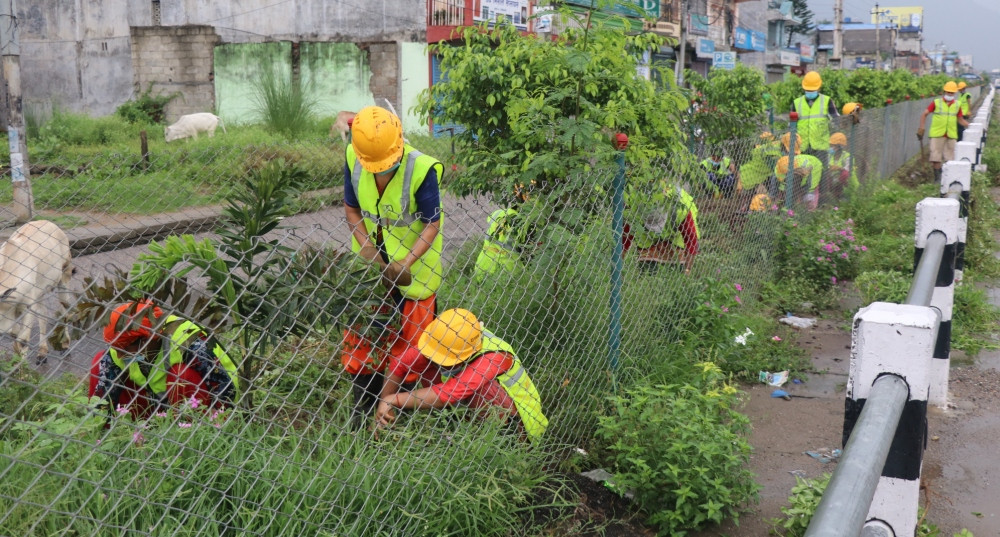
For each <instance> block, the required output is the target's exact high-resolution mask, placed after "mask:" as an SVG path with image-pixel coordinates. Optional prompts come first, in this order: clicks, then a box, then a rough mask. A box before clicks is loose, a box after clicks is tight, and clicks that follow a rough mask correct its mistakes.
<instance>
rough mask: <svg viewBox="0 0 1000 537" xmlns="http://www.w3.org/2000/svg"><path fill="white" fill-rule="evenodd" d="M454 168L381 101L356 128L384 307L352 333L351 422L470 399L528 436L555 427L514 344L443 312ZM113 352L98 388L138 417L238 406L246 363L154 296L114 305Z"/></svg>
mask: <svg viewBox="0 0 1000 537" xmlns="http://www.w3.org/2000/svg"><path fill="white" fill-rule="evenodd" d="M443 170H444V168H443V166H442V164H441V163H440V162H439V161H437V160H436V159H434V158H433V157H431V156H428V155H425V154H423V153H421V152H419V151H417V150H416V149H414V148H413V147H412V146H410V145H409V144H407V143H406V142H405V141H404V139H403V129H402V124H401V123H400V120H399V118H398V117H397V116H396V115H395V114H394V113H392V112H390V111H389V110H386V109H384V108H381V107H376V106H370V107H367V108H364V109H362V110H361V111H360V112H358V114H357V116H356V117H355V118H354V120H353V122H352V125H351V142H350V144H349V145H348V147H347V149H346V161H345V166H344V213H345V217H346V220H347V223H348V225H349V228H350V230H351V248H352V251H353V252H354V253H355V254H356V255H357V256H359V257H360V258H361V259H362V260H363V261H364V262H366V263H369V264H371V265H372V266H374V267H377V268H378V270H379V271H380V273H381V275H382V278H381V283H380V284H379V285H380V288H379V291H378V292H380V294H381V295H382V296H383V297H384V299H383V301H382V305H381V306H380V307H376V308H374V310H373V311H371V314H372V319H370V320H369V322H371V323H375V321H374V319H386V318H388V319H390V321H389V322H386V323H384V324H381V325H374V326H375V327H376V328H378V329H379V330H377V332H378V333H377V334H373V333H371V332H368V331H366V330H361V327H351V328H348V329H347V330H345V331H344V335H343V351H342V355H341V362H342V364H343V366H344V369H345V371H346V372H347V373H348V374H349V375H350V377H351V379H352V390H351V391H352V395H353V405H352V409H351V417H350V424H351V426H352V428H353V429H355V430H357V429H361V428H363V427H364V426H365V425H366V424H368V423H369V422H370V421H372V418H374V423H371V425H373V426H374V427H387V426H390V425H391V424H392V423H393V422H394V421H395V420H396V418H397V415H398V414H399V412H400V411H404V410H419V409H427V410H430V409H439V408H443V407H447V406H456V405H463V406H467V407H469V408H471V409H473V410H474V412H473V415H475V416H479V417H482V418H484V419H485V418H487V417H489V416H496V415H499V416H500V417H501V418H502V419H503V421H504V422H505V430H509V431H511V432H513V433H515V434H516V435H518V437H520V438H526V439H529V440H536V439H538V438H539V437H540V436H541V435H542V433H543V432H544V431H545V429H546V427H547V425H548V419H547V418H546V417H545V415H544V413H543V412H542V406H541V398H540V396H539V393H538V390H537V389H536V388H535V386H534V384H533V383H532V381H531V378H530V377H529V376H528V374H527V371H526V369H525V367H524V365H523V364H522V363H521V361H520V359H519V357H518V356H517V353H516V352H515V350H514V348H513V347H512V346H511V345H510V344H508V343H507V342H505V341H504V340H503V339H502V338H500V337H499V336H497V335H495V334H494V333H491V332H490V331H489V330H487V329H486V328H485V327H483V325H482V324H481V323H480V321H479V319H478V318H477V317H476V315H475V314H474V313H473V312H471V311H469V310H466V309H462V308H454V309H449V310H447V311H444V312H442V313H441V314H440V315H438V314H437V301H436V293H437V290H438V288H439V287H440V285H441V276H442V265H441V252H442V245H443V237H442V235H441V225H442V223H443V211H442V204H441V198H440V193H439V188H438V181H439V180H440V178H441V175H442V172H443ZM104 338H105V341H106V342H107V343H108V344H109V345H110V348H109V349H108V350H107V351H105V352H102V353H98V355H97V356H95V357H94V362H93V365H92V368H91V389H90V395H91V396H97V397H101V398H102V399H104V400H106V401H107V402H108V403H109V405H108V407H109V409H111V411H112V412H114V411H117V412H118V413H121V414H127V413H131V414H132V415H134V416H136V417H144V416H148V415H149V414H150V413H151V412H153V411H156V412H159V411H160V410H158V409H163V408H164V407H169V406H171V405H178V404H187V403H190V406H191V407H193V408H194V407H197V408H205V409H209V408H222V407H228V406H232V405H233V404H235V403H236V397H237V390H238V389H239V388H240V384H239V378H238V375H237V369H236V364H235V362H234V361H233V360H232V359H230V357H229V356H228V355H227V354H226V352H225V351H224V350H223V349H222V347H221V346H220V345H219V344H218V343H217V342H215V341H214V339H213V338H212V337H211V336H209V335H208V331H207V330H204V329H202V328H201V327H199V326H197V325H196V324H194V323H193V322H191V321H189V320H185V319H183V318H181V317H179V316H174V315H165V314H164V312H163V311H162V310H161V308H160V307H159V306H157V305H155V304H153V303H152V302H151V301H148V300H146V301H139V302H129V303H126V304H122V305H120V306H118V307H117V308H115V310H114V311H113V312H112V313H111V315H110V319H109V322H108V324H107V326H106V327H105V329H104Z"/></svg>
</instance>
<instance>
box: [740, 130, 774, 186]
mask: <svg viewBox="0 0 1000 537" xmlns="http://www.w3.org/2000/svg"><path fill="white" fill-rule="evenodd" d="M775 148H776V146H775V145H774V144H773V143H772V142H768V143H766V144H761V145H758V146H757V147H755V148H753V151H751V152H750V160H748V161H747V162H746V163H745V164H743V165H742V166H740V181H741V182H742V183H743V189H744V190H750V189H752V188H753V187H755V186H757V185H759V184H761V183H763V182H765V181H767V179H768V178H769V177H771V170H772V169H774V164H775V162H777V160H778V159H779V158H781V149H780V148H778V150H777V152H775Z"/></svg>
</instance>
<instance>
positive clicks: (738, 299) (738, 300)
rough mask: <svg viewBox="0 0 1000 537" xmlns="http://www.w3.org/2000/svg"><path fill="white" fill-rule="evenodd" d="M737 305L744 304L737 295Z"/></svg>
mask: <svg viewBox="0 0 1000 537" xmlns="http://www.w3.org/2000/svg"><path fill="white" fill-rule="evenodd" d="M736 303H737V304H742V303H743V301H742V300H740V295H736Z"/></svg>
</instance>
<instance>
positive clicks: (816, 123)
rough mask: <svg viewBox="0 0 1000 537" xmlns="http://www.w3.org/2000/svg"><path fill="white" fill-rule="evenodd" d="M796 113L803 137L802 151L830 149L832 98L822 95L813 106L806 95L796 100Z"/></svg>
mask: <svg viewBox="0 0 1000 537" xmlns="http://www.w3.org/2000/svg"><path fill="white" fill-rule="evenodd" d="M794 104H795V111H796V112H797V113H798V114H799V122H798V132H799V136H802V150H803V151H805V150H806V149H822V150H826V149H829V148H830V117H829V116H828V115H827V114H828V113H829V110H830V98H829V97H827V96H826V95H823V94H820V95H819V96H818V97H816V100H814V101H813V103H812V106H809V103H808V102H806V97H805V95H803V96H801V97H799V98H798V99H795V103H794Z"/></svg>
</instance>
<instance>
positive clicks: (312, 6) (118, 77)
mask: <svg viewBox="0 0 1000 537" xmlns="http://www.w3.org/2000/svg"><path fill="white" fill-rule="evenodd" d="M16 16H17V19H18V24H20V28H21V73H22V88H23V94H24V103H25V109H26V111H27V112H28V113H33V114H37V115H40V116H44V115H47V114H50V113H51V111H52V108H53V107H59V108H61V109H65V110H70V111H74V112H84V113H88V114H91V115H95V116H97V115H106V114H110V113H112V112H114V110H115V108H116V107H118V106H119V105H120V104H122V103H123V102H125V101H127V100H129V99H131V98H134V97H136V96H137V95H139V94H141V93H142V92H144V91H146V90H150V91H151V92H152V93H153V94H177V95H178V96H179V97H178V98H176V99H174V100H173V101H171V103H170V104H169V105H168V107H167V116H168V120H172V119H176V118H177V117H178V116H179V115H181V114H185V113H189V112H205V111H216V112H217V113H219V114H220V115H222V116H224V117H225V118H226V119H227V120H229V121H230V122H231V123H238V122H242V121H250V120H251V119H253V112H252V105H251V100H252V90H251V88H252V86H253V81H255V80H259V79H260V77H261V74H262V73H263V72H264V70H272V72H273V73H274V74H275V76H277V77H281V78H283V79H287V80H291V81H292V82H293V83H298V84H301V85H302V87H303V89H304V90H306V91H307V92H308V93H309V95H310V96H312V97H314V98H316V99H317V101H318V103H319V107H320V112H321V113H323V114H329V113H336V111H338V110H351V109H355V110H356V109H358V108H360V107H361V106H363V105H366V104H373V103H375V102H376V101H377V102H379V103H380V104H384V101H383V99H388V100H389V101H390V102H392V103H393V106H394V107H395V108H396V110H397V111H399V112H400V114H402V115H404V116H406V114H407V112H406V111H407V110H409V108H410V107H411V106H412V105H413V103H414V102H415V97H416V95H417V94H418V93H419V92H420V91H421V90H422V89H424V88H426V87H427V85H428V84H427V76H426V65H427V55H426V52H425V48H426V28H427V22H426V10H425V9H424V6H423V3H421V4H420V5H416V6H415V5H414V2H413V1H412V0H365V1H364V2H358V1H355V0H296V1H294V2H291V3H288V2H274V1H272V0H215V1H213V2H204V1H201V0H181V1H171V2H161V1H160V0H151V1H140V0H129V1H127V2H106V1H101V0H77V1H75V2H65V1H60V0H25V1H22V2H19V3H18V5H17V13H16ZM403 122H404V125H406V126H407V127H408V128H409V127H410V126H416V125H417V124H418V121H417V118H413V117H408V116H406V117H404V118H403Z"/></svg>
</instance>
